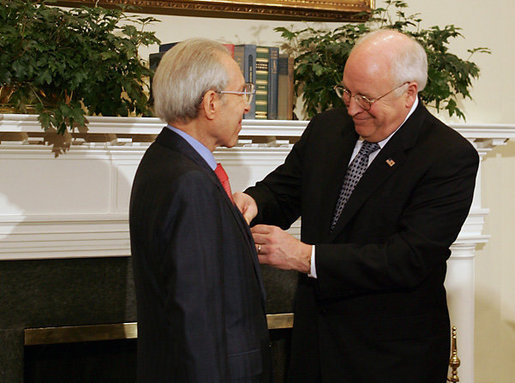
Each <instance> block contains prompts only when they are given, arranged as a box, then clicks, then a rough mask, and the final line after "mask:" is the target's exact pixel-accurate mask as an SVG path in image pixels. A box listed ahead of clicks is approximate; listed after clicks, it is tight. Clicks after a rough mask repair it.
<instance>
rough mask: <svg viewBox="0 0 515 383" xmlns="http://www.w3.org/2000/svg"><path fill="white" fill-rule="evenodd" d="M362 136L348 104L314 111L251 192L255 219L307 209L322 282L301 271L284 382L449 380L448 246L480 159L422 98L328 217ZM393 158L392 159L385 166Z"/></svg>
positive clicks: (287, 219)
mask: <svg viewBox="0 0 515 383" xmlns="http://www.w3.org/2000/svg"><path fill="white" fill-rule="evenodd" d="M357 138H358V136H357V134H356V133H355V131H354V127H353V123H352V120H351V119H350V118H349V117H348V115H347V113H346V112H345V111H344V110H340V111H336V110H333V111H329V112H326V113H322V114H321V115H318V116H317V117H315V118H314V119H313V120H312V121H311V122H310V124H309V125H308V127H307V128H306V130H305V132H304V134H303V136H302V138H301V139H300V140H299V142H297V143H296V144H295V146H294V147H293V149H292V151H291V153H290V154H289V155H288V157H287V158H286V160H285V163H284V164H283V165H281V166H280V167H278V168H277V169H276V170H275V171H274V172H272V173H271V174H269V175H268V176H267V177H266V178H265V179H264V180H263V181H262V182H259V183H258V184H257V185H256V186H255V187H253V188H250V189H248V190H247V191H246V192H247V193H249V194H250V195H251V196H253V197H254V198H255V200H256V202H257V204H258V207H259V215H258V216H257V217H256V219H255V221H254V223H269V224H276V225H279V226H281V227H283V228H287V227H289V226H290V225H291V223H293V222H294V221H295V220H296V219H297V218H298V217H299V216H301V217H302V229H301V236H302V241H304V242H306V243H309V244H316V247H315V249H316V270H317V274H318V279H312V278H308V277H307V276H306V275H304V274H303V275H301V276H300V278H299V284H298V289H297V293H296V301H295V322H294V330H293V339H292V363H291V369H290V381H292V382H295V383H297V382H316V381H317V380H316V379H317V375H319V374H320V375H321V377H322V382H331V383H332V382H338V383H346V382H349V383H360V382H363V383H365V382H366V383H378V382H385V383H404V382H406V383H407V382H417V383H424V382H428V383H429V382H431V383H436V382H438V383H444V381H445V376H446V372H447V364H448V358H449V316H448V311H447V303H446V293H445V289H444V286H443V283H444V279H445V273H446V260H447V258H448V257H449V255H450V250H449V247H450V245H451V244H452V243H453V242H454V241H455V239H456V237H457V235H458V233H459V231H460V228H461V226H462V224H463V222H464V220H465V218H466V216H467V214H468V211H469V208H470V205H471V201H472V196H473V190H474V185H475V177H476V172H477V167H478V155H477V152H476V151H475V149H474V148H473V147H472V145H471V144H470V143H469V142H468V141H467V140H465V139H464V138H463V137H462V136H461V135H459V134H458V133H457V132H456V131H454V130H453V129H451V128H449V127H447V126H445V125H444V124H443V123H441V122H440V121H439V120H437V119H436V118H434V117H433V116H432V115H431V114H430V113H429V112H428V111H427V110H426V108H425V107H424V106H423V105H422V104H420V105H419V106H418V107H417V109H416V110H415V111H414V113H413V114H412V115H411V116H410V118H409V119H408V120H407V121H406V123H405V124H404V125H403V126H402V127H401V128H400V129H399V130H398V131H397V132H396V133H395V135H393V136H392V138H391V139H390V140H389V141H388V143H387V144H386V146H385V147H384V148H383V149H382V150H381V151H380V152H379V153H378V155H377V157H376V158H375V160H374V161H373V162H372V163H371V164H370V166H369V168H368V169H367V171H366V172H365V174H364V175H363V177H362V179H361V180H360V182H359V183H358V185H357V186H356V188H355V190H354V192H353V194H352V195H351V197H350V199H349V201H348V202H347V205H346V206H345V208H344V210H343V212H342V215H341V216H340V220H339V222H338V223H337V225H336V227H335V229H334V231H332V232H331V230H330V224H331V218H332V216H333V212H334V209H335V206H336V201H337V199H338V195H339V192H340V189H341V186H342V183H343V177H344V175H345V170H346V168H347V165H348V163H349V159H350V157H351V154H352V151H353V148H354V146H355V143H356V140H357ZM390 165H391V166H390Z"/></svg>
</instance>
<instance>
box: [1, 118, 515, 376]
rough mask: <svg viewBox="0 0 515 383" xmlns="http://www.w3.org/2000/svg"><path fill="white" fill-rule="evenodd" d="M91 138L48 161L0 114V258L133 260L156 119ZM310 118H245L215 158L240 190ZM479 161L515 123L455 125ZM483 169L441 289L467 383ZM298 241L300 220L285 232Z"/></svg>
mask: <svg viewBox="0 0 515 383" xmlns="http://www.w3.org/2000/svg"><path fill="white" fill-rule="evenodd" d="M88 120H89V126H88V134H87V135H86V136H83V135H82V136H78V137H76V138H75V139H74V141H73V144H72V145H71V149H70V150H69V151H67V152H66V153H65V154H63V155H61V156H60V157H58V158H54V157H53V155H52V153H51V150H50V147H49V146H47V145H45V141H44V134H43V133H42V130H41V127H40V125H39V122H38V121H37V116H35V115H15V114H0V180H1V182H0V185H1V186H0V261H8V260H26V259H55V258H77V257H110V256H116V257H119V256H129V255H130V244H129V233H128V222H127V221H128V202H129V195H130V187H131V184H132V178H133V176H134V172H135V170H136V168H137V166H138V164H139V161H140V159H141V156H142V155H143V153H144V151H145V150H146V148H147V147H148V145H149V144H150V141H152V139H153V137H154V136H155V135H157V134H158V133H159V132H160V131H161V129H162V127H163V126H164V124H163V123H162V122H161V121H160V120H159V119H157V118H131V117H128V118H124V117H89V118H88ZM306 125H307V122H306V121H276V120H244V121H243V128H242V131H241V133H240V140H239V142H238V145H237V146H236V147H234V148H231V149H220V150H217V151H216V152H215V156H216V157H217V159H218V160H220V161H221V162H222V163H223V164H224V167H225V168H226V170H227V172H228V173H229V176H230V177H231V184H232V188H233V190H242V189H244V188H245V187H247V186H249V185H251V184H253V183H254V182H255V181H257V180H259V179H261V178H262V177H263V176H265V175H266V174H268V172H269V171H270V170H272V169H273V168H275V167H276V166H277V165H279V164H280V163H282V161H283V159H284V158H285V156H286V155H287V154H288V152H289V151H290V149H291V147H292V145H293V143H294V142H295V141H296V140H298V138H299V137H300V135H301V134H302V132H303V131H304V129H305V127H306ZM451 126H452V127H453V128H454V129H456V130H457V131H458V132H460V133H461V134H462V135H463V136H464V137H466V138H467V139H468V140H469V141H470V142H471V143H472V144H473V145H474V147H475V148H476V149H477V150H478V152H479V154H480V156H481V158H483V157H484V156H485V154H486V153H487V152H488V151H490V150H492V149H493V148H495V147H496V146H498V145H503V144H505V143H506V142H507V141H508V140H509V139H512V138H515V124H451ZM480 180H481V169H480V171H479V175H478V179H477V184H476V190H475V196H474V201H473V204H472V208H471V211H470V214H469V216H468V218H467V220H466V222H465V224H464V226H463V228H462V230H461V232H460V234H459V236H458V239H457V240H456V242H455V243H454V244H453V246H452V255H451V258H450V260H449V263H448V274H447V279H446V288H447V291H448V298H449V308H450V312H451V321H452V324H453V325H455V326H456V327H457V328H458V337H459V345H460V350H459V357H460V359H461V367H460V379H461V381H463V382H473V381H474V378H473V373H474V362H473V361H474V359H473V354H474V255H475V248H476V246H477V245H478V244H480V243H485V242H487V240H488V236H486V235H484V234H483V223H484V218H485V216H486V215H487V214H488V209H486V208H484V207H483V206H482V205H481V182H480ZM291 232H292V234H294V235H298V234H299V232H300V230H299V224H298V223H297V224H295V225H294V227H293V228H292V229H291Z"/></svg>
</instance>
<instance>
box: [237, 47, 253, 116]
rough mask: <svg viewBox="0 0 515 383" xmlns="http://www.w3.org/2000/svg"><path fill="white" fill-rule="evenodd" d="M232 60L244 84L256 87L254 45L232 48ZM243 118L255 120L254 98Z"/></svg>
mask: <svg viewBox="0 0 515 383" xmlns="http://www.w3.org/2000/svg"><path fill="white" fill-rule="evenodd" d="M234 60H236V62H237V63H238V64H239V65H240V69H241V71H242V73H243V77H244V78H245V82H250V83H253V84H254V85H256V46H255V45H254V44H241V45H235V46H234ZM244 118H246V119H254V118H256V97H253V98H252V102H251V105H250V111H249V112H248V113H247V114H245V116H244Z"/></svg>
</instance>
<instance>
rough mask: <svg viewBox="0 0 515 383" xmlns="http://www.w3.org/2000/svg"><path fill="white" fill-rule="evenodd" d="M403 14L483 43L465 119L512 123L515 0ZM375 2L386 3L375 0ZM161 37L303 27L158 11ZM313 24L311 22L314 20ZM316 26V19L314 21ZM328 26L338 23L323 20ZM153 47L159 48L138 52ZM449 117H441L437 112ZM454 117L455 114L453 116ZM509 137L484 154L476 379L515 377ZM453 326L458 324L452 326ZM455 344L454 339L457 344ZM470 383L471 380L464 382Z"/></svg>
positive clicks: (267, 36) (465, 45) (266, 35)
mask: <svg viewBox="0 0 515 383" xmlns="http://www.w3.org/2000/svg"><path fill="white" fill-rule="evenodd" d="M407 2H408V4H409V8H408V12H409V13H420V15H421V17H422V19H423V20H424V21H423V26H425V27H428V26H432V25H439V26H444V25H446V24H454V25H456V26H458V27H461V28H462V29H463V31H462V33H463V35H464V36H465V38H464V39H458V40H455V42H453V44H452V51H453V52H454V53H456V54H458V55H459V56H460V57H462V58H466V57H468V54H467V52H466V50H467V49H469V48H475V47H488V48H490V49H492V51H493V53H492V55H484V54H478V55H476V56H474V57H473V61H475V62H476V63H477V64H478V65H479V66H480V68H481V77H480V79H479V80H478V81H477V82H476V83H475V84H474V89H473V91H472V97H473V101H470V100H465V101H464V102H463V104H462V106H463V110H464V112H465V114H466V116H467V122H470V123H513V122H514V119H515V118H514V117H513V115H512V113H513V112H512V111H511V110H510V109H509V106H512V105H513V103H514V101H515V100H514V96H513V94H514V91H513V88H514V85H515V70H514V69H513V63H514V62H515V49H514V48H515V44H514V39H515V23H514V22H513V15H515V1H513V0H499V1H496V2H490V1H483V0H469V1H463V0H462V1H460V0H454V1H449V0H433V1H427V0H407ZM376 5H377V6H384V1H382V0H377V1H376ZM157 17H158V18H160V19H161V20H162V23H160V24H158V25H156V26H155V27H154V29H155V30H156V31H157V35H158V37H159V38H160V39H161V40H162V42H171V41H178V40H182V39H185V38H188V37H197V36H198V37H209V38H214V39H217V40H219V41H221V42H231V43H257V44H276V45H279V44H280V43H281V38H280V35H279V34H278V33H276V32H274V31H273V28H274V27H276V26H289V25H295V27H298V28H301V27H303V26H305V24H304V23H302V22H295V23H293V22H277V21H274V22H271V21H254V20H253V21H249V20H233V19H217V18H195V17H174V16H166V17H165V16H157ZM312 25H313V24H312ZM317 25H322V24H315V26H317ZM324 25H326V26H328V27H334V26H336V25H339V24H336V23H334V24H333V23H325V24H324ZM151 51H157V47H152V49H150V50H146V51H142V53H143V54H144V55H147V54H148V52H151ZM442 118H443V119H447V117H446V116H443V117H442ZM454 121H457V120H454ZM514 175H515V143H514V142H510V143H509V144H508V145H506V146H504V147H501V148H499V147H498V148H497V149H495V150H494V151H493V152H491V153H489V154H488V155H487V156H486V158H485V159H484V160H483V184H482V190H483V201H482V205H483V207H487V208H489V209H490V215H489V216H488V217H487V224H486V227H485V234H490V235H491V240H490V241H489V242H488V243H487V244H486V245H485V246H482V247H481V248H479V249H478V253H477V257H476V360H475V365H476V371H475V375H476V379H475V381H476V382H477V383H512V382H513V381H514V377H515V363H513V361H514V360H515V278H513V277H512V275H511V274H513V272H514V270H515V257H514V256H515V254H514V253H515V235H514V233H515V218H514V217H515V198H514V197H513V196H514V195H515V177H514ZM458 330H459V329H458ZM458 346H459V345H458ZM465 383H471V382H465Z"/></svg>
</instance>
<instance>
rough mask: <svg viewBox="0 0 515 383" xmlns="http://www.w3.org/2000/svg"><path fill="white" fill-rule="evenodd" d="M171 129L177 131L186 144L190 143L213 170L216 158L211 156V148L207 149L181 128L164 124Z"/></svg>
mask: <svg viewBox="0 0 515 383" xmlns="http://www.w3.org/2000/svg"><path fill="white" fill-rule="evenodd" d="M166 127H167V128H168V129H170V130H171V131H173V132H175V133H177V134H178V135H179V136H181V137H182V138H184V139H185V140H186V142H187V143H188V144H190V145H191V146H192V147H193V149H195V151H196V152H197V153H198V154H199V155H200V156H201V157H202V158H203V159H204V161H206V162H207V164H208V165H209V167H210V168H211V169H213V170H215V168H216V160H215V156H213V153H211V150H209V149H208V148H207V147H205V146H204V145H203V144H202V143H201V142H200V141H198V140H196V139H195V138H193V137H191V136H190V135H189V134H188V133H186V132H184V131H183V130H180V129H177V128H176V127H174V126H171V125H167V126H166Z"/></svg>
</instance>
